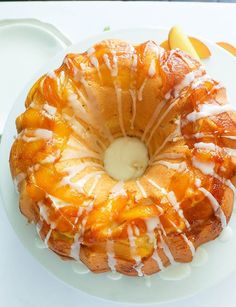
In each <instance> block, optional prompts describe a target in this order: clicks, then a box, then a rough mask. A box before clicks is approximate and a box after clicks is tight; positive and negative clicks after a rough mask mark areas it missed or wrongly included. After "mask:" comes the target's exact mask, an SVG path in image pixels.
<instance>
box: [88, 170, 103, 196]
mask: <svg viewBox="0 0 236 307" xmlns="http://www.w3.org/2000/svg"><path fill="white" fill-rule="evenodd" d="M100 179H101V175H97V176H95V178H94V182H93V184H92V186H91V188H90V190H89V191H88V196H91V195H92V194H93V191H94V190H95V188H96V186H97V184H98V182H99V180H100Z"/></svg>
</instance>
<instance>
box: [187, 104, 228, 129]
mask: <svg viewBox="0 0 236 307" xmlns="http://www.w3.org/2000/svg"><path fill="white" fill-rule="evenodd" d="M232 110H233V109H232V107H231V106H230V105H229V104H224V105H217V104H206V103H205V104H202V105H200V106H199V111H193V112H192V113H189V114H188V115H187V117H186V121H182V124H183V125H184V124H187V123H188V122H194V121H197V120H199V119H202V118H205V117H208V116H214V115H218V114H222V113H225V112H229V111H232Z"/></svg>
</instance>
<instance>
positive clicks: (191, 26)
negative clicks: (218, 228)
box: [0, 2, 236, 307]
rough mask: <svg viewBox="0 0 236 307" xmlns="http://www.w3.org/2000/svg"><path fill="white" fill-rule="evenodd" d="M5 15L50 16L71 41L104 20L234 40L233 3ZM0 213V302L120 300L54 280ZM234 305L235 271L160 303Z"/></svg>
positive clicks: (21, 9) (59, 305) (1, 306)
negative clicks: (192, 293) (215, 283)
mask: <svg viewBox="0 0 236 307" xmlns="http://www.w3.org/2000/svg"><path fill="white" fill-rule="evenodd" d="M7 18H37V19H40V20H42V21H46V22H50V23H52V24H54V25H55V26H56V27H58V28H59V29H60V30H61V31H62V32H63V33H64V34H65V35H66V36H67V37H68V38H69V39H70V40H71V41H72V42H76V41H79V40H81V39H84V38H85V37H87V36H88V35H93V34H96V33H99V32H101V31H102V30H103V28H104V27H105V26H108V25H109V26H110V27H111V29H117V28H125V27H130V26H131V27H135V26H139V27H142V26H159V27H167V28H169V27H171V26H172V25H174V24H180V25H182V27H183V28H184V29H185V31H186V32H189V33H191V34H192V35H193V36H197V37H204V38H207V39H209V40H212V41H228V42H231V43H234V44H236V35H235V29H236V4H218V3H209V4H207V3H186V2H184V3H173V2H172V3H165V2H113V3H111V2H101V3H99V2H51V3H50V2H49V3H42V2H33V3H30V2H26V3H19V2H18V3H0V19H7ZM0 48H1V46H0ZM0 73H1V71H0ZM0 103H1V102H0ZM0 175H1V170H0ZM0 217H1V222H0V242H1V249H0V250H1V252H0V307H54V306H56V307H67V306H69V307H78V306H79V307H84V306H85V307H87V306H94V307H99V306H101V307H108V306H119V305H120V304H112V303H110V302H108V303H107V302H104V301H102V300H100V299H97V298H93V297H91V296H88V295H86V294H83V293H81V292H79V291H78V290H74V289H72V288H69V287H68V286H66V285H64V284H62V283H61V282H60V281H58V280H56V279H55V278H54V277H53V276H51V275H50V274H49V273H48V272H46V271H45V270H44V269H43V268H42V267H41V266H40V265H39V264H38V263H37V262H36V261H35V260H34V259H33V258H32V257H31V256H30V255H29V254H28V252H27V251H25V250H24V248H23V247H22V245H21V244H20V243H19V242H18V240H17V238H16V235H15V234H14V233H13V230H12V229H11V227H10V225H9V223H8V221H7V218H6V215H5V212H4V210H3V208H2V206H1V204H0ZM224 261H225V260H224V259H222V265H224ZM235 261H236V259H235ZM216 270H217V268H216ZM157 290H158V289H157ZM124 291H125V289H124ZM235 305H236V273H235V274H234V275H233V276H230V277H229V278H228V279H227V280H225V281H224V282H222V283H221V284H219V285H218V286H216V287H214V288H212V289H210V290H207V291H206V292H204V293H200V294H198V295H197V296H195V297H192V298H190V299H187V300H184V301H181V302H176V303H171V304H166V305H165V306H167V307H170V306H171V307H190V306H191V307H195V306H197V307H199V306H201V307H218V306H219V307H221V306H224V307H232V306H235ZM124 306H128V304H124ZM130 306H134V305H130ZM140 306H141V305H140ZM142 306H148V305H142Z"/></svg>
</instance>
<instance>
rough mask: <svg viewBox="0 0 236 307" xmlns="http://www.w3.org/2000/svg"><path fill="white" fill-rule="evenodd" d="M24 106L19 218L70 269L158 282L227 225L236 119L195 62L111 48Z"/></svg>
mask: <svg viewBox="0 0 236 307" xmlns="http://www.w3.org/2000/svg"><path fill="white" fill-rule="evenodd" d="M25 106H26V110H25V112H24V113H23V114H21V115H20V116H19V117H18V118H17V119H16V126H17V131H18V136H17V138H16V139H15V141H14V144H13V145H12V149H11V154H10V166H11V172H12V176H13V178H14V180H15V182H16V184H17V186H18V190H19V193H20V200H19V203H20V210H21V212H22V213H23V215H24V216H25V217H26V218H27V219H28V220H29V221H30V222H33V223H35V224H36V227H37V231H38V233H39V236H40V237H41V238H42V240H44V242H45V244H46V245H47V246H48V247H49V248H50V249H51V250H53V251H54V252H55V253H57V254H58V255H60V256H61V257H62V258H63V259H71V260H72V259H75V260H79V259H80V260H81V261H82V262H83V263H84V264H85V265H86V266H87V267H88V268H89V269H90V270H91V271H93V272H96V273H100V272H106V271H109V270H111V271H117V272H120V273H122V274H126V275H133V276H136V275H138V276H142V275H144V274H145V275H150V274H153V273H155V272H158V271H160V270H162V269H163V268H164V267H166V266H168V265H169V264H173V263H175V262H190V261H191V260H192V258H193V255H194V252H195V250H196V248H197V247H198V246H199V245H201V244H203V243H205V242H207V241H209V240H213V239H215V238H216V237H217V236H218V235H219V234H220V233H221V231H222V229H223V228H224V227H225V226H226V225H227V223H228V221H229V219H230V216H231V213H232V208H233V200H234V190H235V188H234V185H233V183H232V181H231V180H233V179H234V176H235V170H236V113H235V112H234V111H233V109H232V108H231V106H230V105H229V104H228V103H227V98H226V91H225V88H224V87H223V86H222V85H221V84H220V83H219V82H217V81H215V80H214V79H212V78H211V77H210V76H209V75H207V74H206V71H205V69H204V67H203V66H202V65H201V63H199V62H198V61H197V60H195V59H193V58H192V57H191V56H190V55H188V54H187V53H185V52H183V51H181V50H171V51H165V50H164V49H162V48H161V47H159V46H158V45H157V44H156V43H155V42H153V41H147V42H145V43H143V44H140V45H136V46H133V45H132V44H130V43H127V42H125V41H121V40H105V41H102V42H100V43H97V44H96V45H95V46H93V47H92V48H91V49H89V50H88V51H87V52H84V53H82V54H68V55H66V57H65V59H64V61H63V64H62V65H61V67H60V68H58V69H56V70H54V71H52V72H50V73H48V74H46V75H44V76H42V77H41V78H40V79H39V80H38V81H37V82H36V83H35V84H34V85H33V87H32V89H31V90H30V92H29V94H28V96H27V99H26V103H25ZM122 163H124V165H125V166H122V165H123V164H122ZM125 168H126V171H125V170H124V171H123V169H125Z"/></svg>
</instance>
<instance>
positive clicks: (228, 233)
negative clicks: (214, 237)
mask: <svg viewBox="0 0 236 307" xmlns="http://www.w3.org/2000/svg"><path fill="white" fill-rule="evenodd" d="M232 237H233V230H232V228H231V227H230V226H227V227H225V228H224V229H223V231H222V232H221V234H220V236H219V241H220V242H223V243H225V242H228V241H229V240H230V239H231V238H232Z"/></svg>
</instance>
